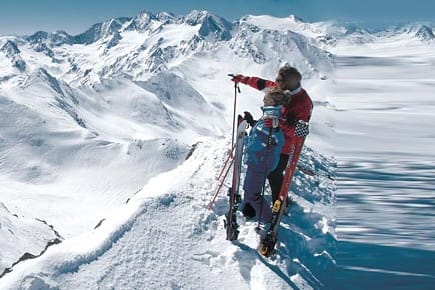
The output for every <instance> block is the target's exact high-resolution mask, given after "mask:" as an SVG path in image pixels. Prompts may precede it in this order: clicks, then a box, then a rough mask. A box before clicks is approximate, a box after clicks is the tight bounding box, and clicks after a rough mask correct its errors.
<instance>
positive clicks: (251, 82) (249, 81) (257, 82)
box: [232, 75, 277, 91]
mask: <svg viewBox="0 0 435 290" xmlns="http://www.w3.org/2000/svg"><path fill="white" fill-rule="evenodd" d="M232 81H233V82H236V83H242V84H245V85H248V86H250V87H253V88H254V89H257V90H260V91H262V90H264V89H266V88H272V87H276V86H277V84H276V83H275V82H274V81H270V80H266V79H262V78H259V77H247V76H244V75H236V76H234V77H233V79H232Z"/></svg>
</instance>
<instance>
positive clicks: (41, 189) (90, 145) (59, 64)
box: [0, 12, 344, 289]
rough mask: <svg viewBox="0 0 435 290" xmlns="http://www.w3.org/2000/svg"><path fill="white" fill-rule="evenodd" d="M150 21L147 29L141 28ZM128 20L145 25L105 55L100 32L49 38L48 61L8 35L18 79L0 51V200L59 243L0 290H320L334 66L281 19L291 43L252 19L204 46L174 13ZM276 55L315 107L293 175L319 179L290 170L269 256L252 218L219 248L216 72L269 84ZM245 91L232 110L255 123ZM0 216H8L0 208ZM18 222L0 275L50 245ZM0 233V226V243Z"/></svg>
mask: <svg viewBox="0 0 435 290" xmlns="http://www.w3.org/2000/svg"><path fill="white" fill-rule="evenodd" d="M199 13H200V14H201V15H203V16H204V15H208V14H207V13H205V14H204V12H199ZM148 17H149V19H151V22H152V25H145V24H146V22H147V21H148V20H147V19H148ZM211 18H212V19H209V17H202V18H201V19H198V21H200V22H201V21H217V22H219V23H217V24H219V25H220V26H219V25H218V26H219V27H217V28H216V29H218V30H219V31H217V32H218V33H225V32H228V31H221V29H227V28H228V27H226V25H225V24H226V22H224V21H223V20H222V19H220V18H218V17H214V16H212V17H211ZM137 19H138V20H140V21H139V22H140V23H138V24H141V27H140V28H138V29H135V30H129V29H131V27H130V28H128V27H129V26H128V25H129V23H130V22H128V21H127V22H126V23H125V24H124V25H123V26H122V27H121V28H120V29H119V31H118V33H119V35H120V37H121V38H120V39H118V42H117V43H116V44H115V45H114V46H113V47H108V46H107V45H108V41H110V35H109V36H102V38H100V39H97V40H96V41H94V42H92V43H89V44H77V43H75V44H71V43H63V44H62V43H58V44H56V46H52V44H50V43H49V41H48V42H47V45H48V46H49V47H50V49H52V51H53V54H54V55H53V56H52V57H50V56H48V55H46V54H45V53H44V52H42V51H36V50H35V47H34V46H33V44H31V43H30V42H29V41H27V40H26V39H24V38H18V39H15V40H16V41H17V45H18V47H19V50H20V53H19V56H20V57H21V58H22V59H23V60H24V61H25V62H26V64H27V65H26V69H25V71H22V72H20V71H19V70H17V69H14V68H13V67H12V65H11V61H10V59H9V58H7V57H6V56H5V54H4V53H1V52H0V65H1V68H2V70H1V72H0V104H1V106H0V164H1V167H0V181H1V182H0V194H1V196H0V198H1V201H2V203H4V205H5V206H6V207H7V208H8V209H9V210H10V211H11V212H13V213H17V215H18V216H19V217H20V221H21V222H22V223H24V222H23V221H33V220H34V219H35V218H38V219H41V220H45V221H47V223H48V224H50V225H53V229H54V230H56V231H57V232H58V233H59V234H60V235H61V236H62V237H63V238H64V240H63V241H62V243H60V244H58V245H53V246H50V247H49V248H48V250H47V251H46V252H45V253H44V254H43V255H42V256H41V257H38V258H35V259H30V260H26V261H23V262H20V263H18V264H17V265H15V266H14V267H13V270H12V272H11V273H8V274H6V275H5V276H4V277H2V278H1V279H0V288H1V289H38V288H42V289H44V288H45V289H50V288H54V289H56V288H58V287H59V288H65V289H78V288H86V287H88V288H91V289H94V288H96V289H98V288H109V289H110V288H113V289H123V288H126V289H147V288H154V289H159V288H163V289H164V288H182V289H201V288H204V285H207V286H209V287H210V288H212V289H213V288H214V289H221V288H226V289H234V288H240V289H269V288H270V287H275V288H278V289H285V288H289V287H292V288H294V287H297V288H302V289H310V288H313V289H318V288H320V287H323V286H325V285H330V284H331V283H332V277H333V276H332V275H331V273H333V271H334V267H335V260H334V259H335V252H336V242H337V241H336V236H335V223H336V216H335V193H334V192H335V180H334V179H335V174H336V173H335V169H336V166H337V163H336V161H335V160H334V158H332V157H331V155H332V154H333V149H334V146H333V145H331V144H330V140H331V139H330V138H333V136H334V133H335V131H334V128H335V127H334V121H333V117H332V116H333V115H334V114H335V110H334V109H335V108H337V104H335V103H334V102H333V101H334V100H333V97H334V92H333V85H334V81H333V77H334V72H333V62H334V57H333V56H332V55H331V54H330V53H329V52H328V51H325V50H324V48H323V47H322V48H319V47H317V46H316V45H315V41H313V40H312V39H310V37H311V36H308V37H307V35H308V34H309V33H311V32H307V33H308V34H307V35H305V34H303V33H302V31H305V28H304V27H303V26H304V24H303V23H302V22H300V21H299V20H296V19H295V18H289V20H283V21H284V22H285V21H290V22H292V23H297V26H298V27H299V30H298V32H293V31H288V30H285V31H284V30H283V29H281V28H282V27H281V26H282V24H280V20H277V19H275V20H276V23H277V26H273V25H271V26H270V27H262V26H264V25H265V23H266V22H268V21H266V22H265V21H259V19H260V18H259V19H257V20H258V21H259V22H258V23H257V24H258V26H259V28H258V30H256V29H253V30H251V29H250V28H249V27H248V26H244V25H241V26H240V27H236V26H234V27H232V29H234V30H232V31H231V35H232V37H231V38H230V39H229V40H225V37H222V38H219V37H211V36H210V35H213V33H211V34H207V37H202V36H201V35H200V31H199V30H200V27H202V26H201V23H198V24H197V25H193V26H192V25H187V24H186V23H183V22H182V21H181V22H180V19H182V18H177V19H178V20H177V21H168V22H162V21H160V20H159V19H157V18H154V17H152V16H150V15H148V14H147V13H145V12H143V13H141V14H140V15H139V17H138V18H137ZM142 20H144V21H142ZM257 20H255V21H257ZM269 20H270V22H272V20H273V19H269ZM275 20H273V21H275ZM141 21H142V22H141ZM252 21H254V20H252ZM322 25H323V24H322ZM308 26H309V27H311V26H310V25H309V24H307V27H308ZM313 27H314V26H313ZM316 27H317V26H315V27H314V28H312V29H317V28H316ZM127 28H128V29H127ZM208 28H212V25H211V26H210V27H208ZM295 29H296V28H295ZM310 29H311V28H310ZM319 29H320V28H319ZM316 31H317V30H316ZM319 31H321V30H319ZM211 32H213V31H211ZM299 32H300V33H299ZM204 33H205V32H204ZM316 33H320V32H316ZM222 35H223V34H222ZM316 35H317V34H316ZM209 36H210V37H209ZM8 39H9V37H1V38H0V45H1V44H2V43H4V42H6V40H8ZM284 60H290V62H291V63H292V64H293V65H295V66H297V67H298V68H299V69H300V70H301V72H302V73H303V74H304V79H305V80H304V86H305V87H306V88H307V89H308V91H309V92H310V94H311V95H312V96H313V99H314V101H315V113H314V116H313V120H312V133H311V135H310V137H309V138H308V140H307V142H306V144H307V146H306V148H305V149H304V152H303V156H302V157H301V164H300V165H301V166H302V167H303V168H304V169H306V170H309V171H311V172H314V173H315V174H314V176H310V175H308V174H304V173H302V172H301V171H298V172H297V174H296V177H295V182H294V184H293V186H292V192H291V196H292V198H293V199H294V200H295V204H294V205H293V206H292V207H291V209H290V212H291V213H290V216H286V217H285V218H284V220H283V226H282V228H281V233H280V237H281V239H282V240H281V242H280V249H279V252H278V255H277V257H276V259H275V260H270V259H265V258H263V257H261V256H260V255H259V254H258V252H257V250H256V247H257V245H258V236H257V234H256V233H255V231H254V228H255V225H256V224H255V223H253V222H245V221H243V219H241V222H242V223H243V225H242V226H243V228H242V232H241V234H240V241H239V242H237V243H230V242H227V241H225V239H224V236H225V233H224V232H225V230H224V229H223V226H222V225H223V219H224V214H225V213H226V210H227V203H228V201H227V198H226V196H225V194H221V196H220V197H219V199H218V200H217V203H216V206H215V208H214V210H213V211H208V210H207V209H206V208H205V206H206V205H207V204H208V202H209V200H210V198H211V195H212V193H213V191H214V189H215V187H216V183H217V182H216V180H215V179H216V175H217V173H218V172H219V170H220V166H221V165H222V161H223V160H224V158H225V155H226V154H227V151H228V149H229V147H230V145H229V139H230V138H229V136H228V132H230V128H231V123H232V120H231V118H232V103H233V93H234V87H233V84H232V83H231V82H230V81H229V78H228V76H227V74H228V73H244V74H247V75H258V76H263V77H267V78H270V79H273V78H274V77H275V74H276V71H277V69H278V67H279V65H280V64H281V63H282V62H283V61H284ZM241 89H242V92H241V94H240V95H239V96H238V109H237V111H238V112H243V111H245V110H248V111H251V112H252V113H253V114H254V117H258V116H259V114H260V109H259V107H260V105H261V100H262V98H261V97H262V93H261V92H257V91H255V90H253V89H251V88H248V87H244V86H243V87H242V88H241ZM338 105H340V104H338ZM343 130H344V129H343ZM198 142H200V143H198ZM193 144H198V145H197V146H196V147H195V151H194V152H193V154H192V156H191V157H190V158H188V159H187V160H186V159H185V158H186V157H187V156H188V153H189V151H190V150H192V148H193V147H192V145H193ZM310 148H313V149H314V150H312V149H310ZM318 152H319V153H318ZM0 218H2V219H4V220H6V221H15V220H14V217H13V216H12V217H11V216H10V213H8V212H7V211H2V213H1V215H0ZM26 223H27V222H26ZM9 224H10V223H9ZM19 224H20V222H18V221H16V223H15V224H13V225H10V226H9V227H15V228H19V227H21V225H19ZM29 224H30V226H29V227H33V228H34V231H35V236H34V237H32V236H29V235H26V234H25V233H23V234H20V235H18V236H17V240H21V241H24V242H23V243H21V244H20V243H16V244H14V243H12V242H11V240H8V242H7V247H8V251H7V252H8V253H14V254H13V255H10V256H8V258H7V260H4V261H5V262H2V263H3V264H2V265H4V266H7V265H10V264H11V262H13V261H16V260H17V259H18V258H19V256H20V255H22V254H24V252H26V251H30V250H35V251H36V250H40V249H41V246H44V243H45V242H46V241H49V240H50V239H52V234H53V231H52V230H51V229H50V230H49V228H48V229H47V227H46V226H44V224H42V225H41V224H40V223H37V222H36V223H31V222H29ZM22 227H24V226H22ZM6 235H7V232H6V231H0V238H1V239H3V237H5V236H6ZM37 239H39V240H38V241H40V242H38V243H37V242H34V240H37ZM31 244H32V245H33V244H35V248H33V246H30V245H31ZM2 245H3V244H2ZM9 247H11V248H10V249H9ZM2 249H3V246H2ZM2 253H3V252H2ZM0 257H2V256H0ZM2 259H3V257H2ZM164 274H167V275H164ZM162 277H164V278H162ZM168 277H170V278H168Z"/></svg>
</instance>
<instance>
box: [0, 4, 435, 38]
mask: <svg viewBox="0 0 435 290" xmlns="http://www.w3.org/2000/svg"><path fill="white" fill-rule="evenodd" d="M0 3H1V4H0V34H2V35H8V34H18V35H26V34H32V33H34V32H36V31H38V30H45V31H56V30H65V31H66V32H68V33H70V34H78V33H80V32H83V31H85V30H86V29H87V28H89V27H90V26H91V25H92V24H95V23H98V22H101V21H104V20H107V19H110V18H113V17H119V16H134V15H136V14H137V13H138V12H139V11H141V10H147V11H150V12H152V13H157V12H159V11H167V12H172V13H174V14H176V15H180V14H186V13H188V12H189V11H191V10H193V9H200V10H203V9H205V10H209V11H210V12H212V13H215V14H217V15H220V16H222V17H224V18H226V19H227V20H230V21H234V20H237V19H238V18H240V17H242V16H244V15H248V14H253V15H262V14H269V15H273V16H277V17H286V16H288V15H291V14H294V15H296V16H299V17H301V18H302V19H304V20H305V21H309V22H314V21H324V20H344V21H354V22H360V23H368V24H370V23H374V24H383V23H386V24H394V23H399V22H400V23H403V22H414V21H419V22H421V21H423V22H432V23H435V1H432V0H413V1H410V0H363V1H354V0H250V1H248V0H214V1H207V0H202V1H199V0H157V1H156V0H142V1H141V0H14V1H9V0H2V1H1V2H0Z"/></svg>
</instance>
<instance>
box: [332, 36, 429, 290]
mask: <svg viewBox="0 0 435 290" xmlns="http://www.w3.org/2000/svg"><path fill="white" fill-rule="evenodd" d="M415 31H418V29H417V28H415V29H414V28H413V29H406V30H405V31H400V30H399V31H397V30H393V31H388V32H384V33H381V34H380V36H377V35H375V36H373V37H372V41H369V42H365V43H364V44H362V45H361V44H360V45H355V44H352V43H349V42H342V43H341V44H339V45H337V46H336V47H335V48H334V49H333V50H332V51H333V52H334V53H335V54H336V60H337V66H336V70H335V79H336V82H337V87H338V88H339V90H337V93H336V96H335V98H334V99H333V100H334V105H335V113H334V115H335V118H334V123H331V127H332V129H333V130H334V131H335V138H336V146H335V148H336V152H335V154H334V155H335V156H336V158H337V162H338V174H337V175H338V180H340V182H338V183H337V185H338V186H337V220H338V222H337V236H338V239H339V242H338V246H337V248H338V251H337V285H338V287H337V288H338V289H347V287H346V285H349V284H352V285H354V286H353V289H431V288H432V287H433V285H434V282H435V272H434V270H433V266H434V265H433V261H434V259H435V253H434V249H435V243H434V241H435V236H434V234H433V233H434V230H435V229H434V226H433V225H434V224H435V220H434V214H433V213H434V202H433V201H434V197H435V195H434V191H433V189H434V186H435V183H434V179H433V176H434V173H435V167H434V163H433V160H434V157H435V150H434V146H433V143H434V142H433V140H434V138H433V137H434V134H433V124H434V122H435V117H434V116H435V115H434V113H433V112H434V109H435V102H434V98H433V96H434V94H435V86H434V84H435V79H434V74H433V64H434V63H435V54H434V52H433V51H434V43H433V42H430V41H429V42H428V41H426V40H425V41H422V40H421V39H419V38H417V37H415V35H414V33H415Z"/></svg>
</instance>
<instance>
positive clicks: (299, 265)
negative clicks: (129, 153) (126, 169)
mask: <svg viewBox="0 0 435 290" xmlns="http://www.w3.org/2000/svg"><path fill="white" fill-rule="evenodd" d="M227 146H228V141H226V140H203V143H200V144H199V145H198V146H197V148H196V150H195V152H194V153H193V155H192V156H191V157H190V158H189V159H188V160H187V161H186V162H184V163H183V165H181V166H180V167H178V168H176V169H174V170H172V171H169V172H166V173H163V174H161V175H159V176H156V177H155V178H153V179H151V180H150V182H149V183H148V184H147V185H146V186H145V187H144V188H143V189H142V190H141V191H140V192H138V193H137V194H135V195H134V196H132V197H131V199H130V200H129V202H128V203H127V204H126V205H125V206H123V207H121V208H120V209H119V210H118V212H117V213H115V214H113V215H112V216H110V217H108V218H107V220H104V221H103V222H102V224H101V225H100V226H99V227H98V228H97V229H95V230H94V231H92V232H90V233H88V234H85V235H83V236H80V237H76V238H73V239H70V240H67V241H65V242H64V243H62V244H61V245H58V246H54V247H52V248H50V251H49V252H47V253H46V254H45V255H44V256H43V257H41V258H40V259H39V260H38V261H36V260H34V261H29V262H28V264H31V266H30V267H22V266H21V265H18V266H17V267H16V269H14V272H12V273H10V274H9V275H8V276H6V277H5V278H4V279H2V280H0V285H9V287H12V288H17V289H34V288H32V287H45V288H47V289H48V288H49V289H51V288H53V289H56V288H57V287H63V288H66V289H74V288H77V287H79V288H81V287H89V288H91V289H97V288H114V289H155V288H159V289H170V288H173V287H178V288H183V289H203V287H204V285H207V287H208V289H234V287H235V288H237V289H267V288H269V287H270V285H273V286H274V287H278V288H281V289H286V288H288V287H298V288H303V289H305V288H306V287H312V288H314V289H320V288H323V287H326V285H325V283H331V281H328V279H331V273H332V271H333V268H334V260H333V258H332V255H334V252H335V238H334V235H335V234H334V228H335V216H334V213H333V212H331V211H330V209H331V206H332V205H333V204H334V203H335V197H334V195H333V191H334V183H333V182H332V181H331V180H330V179H328V178H325V176H326V175H330V177H331V176H334V175H335V172H334V171H328V170H329V169H332V170H334V169H333V168H334V167H335V165H334V162H333V161H331V160H327V159H324V158H320V156H318V155H317V154H315V153H314V152H312V151H311V150H306V151H305V152H304V159H305V160H307V161H306V162H304V163H305V164H306V165H307V166H308V167H311V169H314V170H315V172H316V174H317V177H310V176H305V175H303V174H299V175H298V176H297V177H296V183H295V184H296V186H295V188H293V190H294V192H295V194H294V195H293V196H292V197H293V198H296V200H297V202H298V205H297V206H296V208H293V209H292V212H293V211H294V212H295V215H293V214H292V217H291V219H292V222H291V223H290V224H288V222H289V219H288V218H285V220H284V229H283V231H282V236H281V238H282V239H283V240H285V241H286V242H285V244H283V245H282V246H281V248H280V250H279V254H278V257H277V259H276V260H275V261H270V260H267V259H264V258H261V256H260V255H259V254H258V253H257V251H256V249H255V247H256V245H257V243H258V238H256V233H255V232H254V229H253V228H254V226H255V225H254V224H252V223H249V224H248V223H247V224H244V225H243V227H242V232H241V235H240V236H241V237H240V242H239V243H235V244H231V243H229V242H227V241H225V239H224V236H225V230H224V229H223V226H222V222H223V219H224V216H223V215H224V214H225V212H226V203H227V202H228V201H227V198H226V197H224V196H223V195H222V196H220V197H219V199H218V201H217V204H216V206H215V210H214V211H213V212H211V211H208V210H207V209H206V208H205V205H206V204H207V202H208V201H209V198H210V197H211V193H212V190H213V189H214V186H215V185H216V181H215V180H214V178H213V177H212V176H213V175H215V174H217V173H218V171H219V169H220V168H219V167H220V166H221V162H222V161H221V160H222V158H223V157H224V154H226V149H225V148H226V147H227ZM217 152H219V153H218V154H216V153H217ZM216 156H222V158H218V159H216ZM318 158H320V159H318ZM331 162H332V163H331ZM325 170H326V171H325ZM204 172H210V173H213V174H212V175H204ZM322 175H323V177H322ZM167 180H171V181H172V182H171V183H167V182H165V181H167ZM316 183H320V184H321V186H319V187H317V188H318V190H315V191H314V192H312V194H309V193H308V192H311V190H309V189H310V188H312V187H313V186H314V184H316ZM304 191H305V193H304ZM299 194H301V195H299ZM304 195H305V196H304ZM316 196H317V197H316ZM320 196H322V197H321V200H322V201H321V202H319V203H317V204H316V203H312V202H313V201H314V200H315V199H318V198H319V197H320ZM168 217H169V218H168ZM307 223H308V224H310V226H309V227H307ZM102 238H103V239H102ZM288 241H292V243H291V244H292V246H291V248H287V246H286V244H287V242H288ZM163 261H164V262H163ZM112 265H117V266H116V271H115V269H114V268H113V267H112ZM29 269H32V270H29ZM150 269H153V271H150ZM318 276H320V277H318ZM137 277H141V279H137ZM162 277H166V278H165V279H162ZM328 277H329V278H328ZM325 278H327V279H325ZM319 279H320V280H321V281H322V282H320V280H319Z"/></svg>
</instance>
